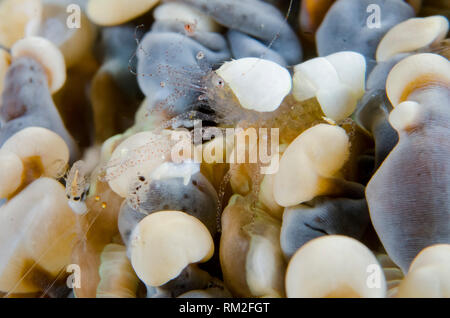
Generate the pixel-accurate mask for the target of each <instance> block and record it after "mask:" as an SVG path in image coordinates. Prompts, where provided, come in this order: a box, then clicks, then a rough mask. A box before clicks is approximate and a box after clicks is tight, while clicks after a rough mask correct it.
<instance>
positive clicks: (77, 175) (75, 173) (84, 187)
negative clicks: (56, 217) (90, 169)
mask: <svg viewBox="0 0 450 318" xmlns="http://www.w3.org/2000/svg"><path fill="white" fill-rule="evenodd" d="M88 191H89V182H88V178H87V171H86V168H85V164H84V162H83V161H82V160H79V161H77V162H75V163H74V164H73V166H72V168H71V169H70V170H69V173H68V175H67V178H66V197H67V199H68V200H69V201H68V204H69V206H70V208H71V209H72V210H73V211H74V212H75V213H76V214H85V213H86V212H87V210H88V209H87V206H86V203H85V201H86V194H87V192H88Z"/></svg>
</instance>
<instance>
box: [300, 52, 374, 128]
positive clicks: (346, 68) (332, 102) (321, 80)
mask: <svg viewBox="0 0 450 318" xmlns="http://www.w3.org/2000/svg"><path fill="white" fill-rule="evenodd" d="M365 73H366V61H365V58H364V56H362V55H361V54H359V53H356V52H350V51H346V52H338V53H335V54H331V55H329V56H326V57H318V58H314V59H311V60H309V61H306V62H304V63H301V64H298V65H297V66H295V67H294V77H293V92H292V93H293V95H294V98H295V99H296V100H298V101H304V100H307V99H310V98H313V97H316V98H317V101H318V102H319V104H320V106H321V108H322V111H323V112H324V114H325V115H326V116H327V117H329V118H331V119H333V120H336V121H337V120H341V119H344V118H346V117H348V116H350V115H351V114H352V113H353V111H354V110H355V108H356V104H357V101H358V99H359V98H361V97H362V96H363V94H364V90H365Z"/></svg>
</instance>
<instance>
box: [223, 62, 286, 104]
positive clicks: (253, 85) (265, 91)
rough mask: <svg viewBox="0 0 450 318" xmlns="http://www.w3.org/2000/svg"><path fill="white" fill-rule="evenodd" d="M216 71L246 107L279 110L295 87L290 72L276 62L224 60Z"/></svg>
mask: <svg viewBox="0 0 450 318" xmlns="http://www.w3.org/2000/svg"><path fill="white" fill-rule="evenodd" d="M216 73H217V74H218V75H219V76H220V77H221V78H223V80H224V81H225V82H226V83H227V84H228V86H229V87H230V88H231V90H232V91H233V93H234V95H235V96H236V97H237V99H238V100H239V102H240V104H241V106H242V107H243V108H245V109H249V110H254V111H258V112H272V111H274V110H276V109H277V108H278V107H279V106H280V105H281V103H282V102H283V99H284V98H285V97H286V96H287V95H288V94H289V93H290V91H291V89H292V79H291V75H290V74H289V71H288V70H287V69H285V68H284V67H282V66H280V65H278V64H277V63H275V62H272V61H269V60H264V59H259V58H254V57H246V58H242V59H238V60H233V61H231V62H226V63H224V64H223V65H222V66H221V67H220V68H219V69H218V70H217V71H216Z"/></svg>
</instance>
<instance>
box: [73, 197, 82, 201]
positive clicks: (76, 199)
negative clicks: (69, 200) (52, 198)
mask: <svg viewBox="0 0 450 318" xmlns="http://www.w3.org/2000/svg"><path fill="white" fill-rule="evenodd" d="M80 199H81V198H80V197H75V198H73V200H74V201H80Z"/></svg>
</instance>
